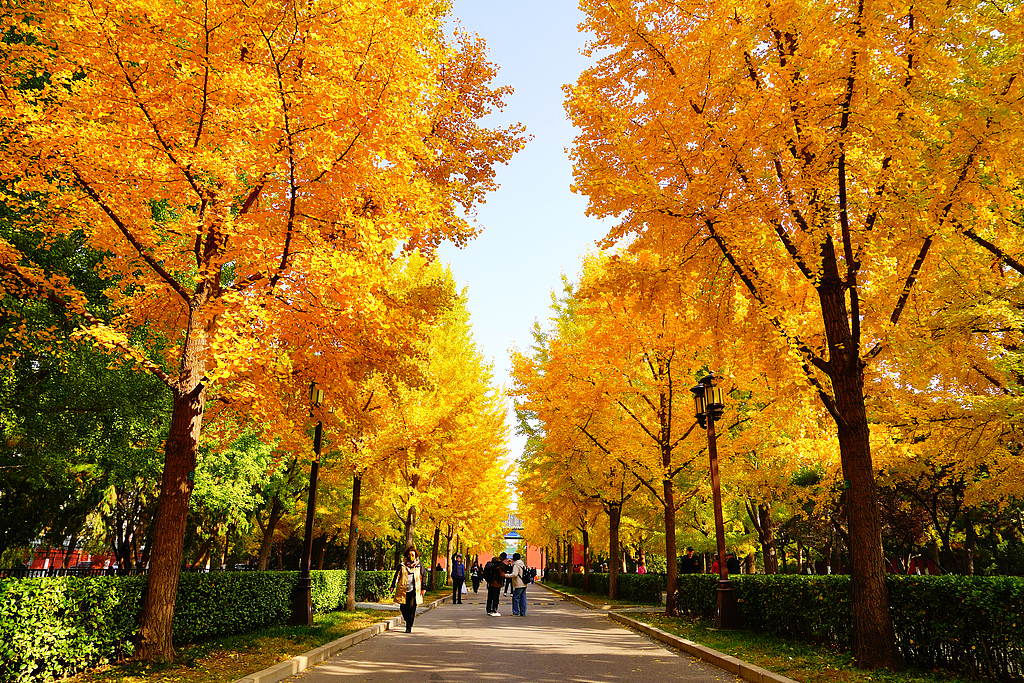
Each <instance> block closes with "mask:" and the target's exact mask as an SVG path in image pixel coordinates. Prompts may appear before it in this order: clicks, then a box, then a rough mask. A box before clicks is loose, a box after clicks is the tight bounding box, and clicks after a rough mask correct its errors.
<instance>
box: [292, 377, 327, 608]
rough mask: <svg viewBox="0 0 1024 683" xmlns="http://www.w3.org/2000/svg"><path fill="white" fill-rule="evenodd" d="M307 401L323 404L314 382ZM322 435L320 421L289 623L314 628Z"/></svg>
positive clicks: (315, 404)
mask: <svg viewBox="0 0 1024 683" xmlns="http://www.w3.org/2000/svg"><path fill="white" fill-rule="evenodd" d="M309 400H310V402H311V403H312V404H313V406H314V407H317V408H318V407H320V404H321V403H323V402H324V390H323V389H318V388H317V386H316V382H313V383H312V384H310V385H309ZM323 433H324V423H323V420H319V421H317V423H316V431H315V432H313V453H315V454H316V457H315V458H314V459H313V464H312V465H311V466H310V468H309V498H308V500H307V502H306V534H305V536H303V539H302V558H301V559H300V560H299V581H298V583H296V584H295V590H294V591H293V592H292V614H291V618H290V619H289V620H288V623H289V624H291V625H292V626H312V625H313V596H312V591H311V582H310V578H309V564H310V559H311V556H312V554H313V518H314V517H315V516H316V480H317V475H318V474H319V472H320V440H321V438H322V437H323Z"/></svg>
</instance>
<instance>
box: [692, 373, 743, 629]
mask: <svg viewBox="0 0 1024 683" xmlns="http://www.w3.org/2000/svg"><path fill="white" fill-rule="evenodd" d="M690 391H692V392H693V403H694V409H695V411H696V413H697V421H698V422H699V423H700V426H701V427H704V428H705V429H707V432H708V458H709V459H710V461H711V495H712V498H713V499H714V503H715V538H716V540H717V541H718V591H717V601H716V606H715V627H716V628H739V626H740V618H739V612H738V610H737V609H736V595H735V594H734V593H733V592H732V581H730V580H729V570H728V569H727V568H726V566H725V522H724V520H723V518H722V488H721V485H720V483H719V479H718V446H717V445H716V443H715V421H716V420H718V419H720V418H721V417H722V412H723V411H724V410H725V400H724V397H723V395H722V389H721V388H720V387H716V386H715V374H714V373H711V374H710V375H708V376H707V377H704V378H703V379H701V381H700V384H698V385H696V386H695V387H693V388H692V389H690Z"/></svg>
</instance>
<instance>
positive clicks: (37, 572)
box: [0, 565, 256, 579]
mask: <svg viewBox="0 0 1024 683" xmlns="http://www.w3.org/2000/svg"><path fill="white" fill-rule="evenodd" d="M146 571H147V570H146V568H145V567H137V568H132V569H120V568H117V567H67V568H64V569H60V568H57V567H50V568H48V569H30V568H28V567H11V568H10V569H0V579H39V578H43V577H46V576H71V577H87V576H145V574H146ZM181 571H183V572H192V573H199V574H211V573H214V572H247V571H256V567H252V566H249V565H235V566H234V567H225V568H224V569H220V568H218V567H195V568H193V567H183V568H182V570H181Z"/></svg>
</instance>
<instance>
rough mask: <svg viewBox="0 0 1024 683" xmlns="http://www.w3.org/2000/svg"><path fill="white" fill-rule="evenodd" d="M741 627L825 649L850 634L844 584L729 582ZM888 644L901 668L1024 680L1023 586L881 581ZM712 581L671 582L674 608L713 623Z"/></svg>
mask: <svg viewBox="0 0 1024 683" xmlns="http://www.w3.org/2000/svg"><path fill="white" fill-rule="evenodd" d="M732 579H733V581H732V585H733V591H734V592H735V594H736V602H737V605H738V607H739V612H740V619H741V622H742V624H743V627H744V628H746V629H749V630H752V631H763V632H767V633H774V634H778V635H781V636H785V637H791V638H798V639H801V640H806V641H810V642H817V643H824V644H826V645H830V646H833V647H839V648H843V649H846V648H848V647H849V643H850V637H851V633H852V631H853V618H852V616H851V609H850V577H848V576H799V575H782V574H775V575H764V574H755V575H740V576H734V577H732ZM887 583H888V588H889V602H890V605H891V606H890V612H891V614H892V619H893V627H894V629H895V631H896V643H897V645H898V646H899V648H900V651H901V652H902V654H903V657H904V659H905V660H906V661H907V662H908V663H912V664H915V665H918V666H922V667H926V668H936V667H941V668H945V669H950V670H953V671H957V672H959V673H966V674H971V675H974V676H978V675H985V676H990V677H993V678H999V679H1003V680H1009V679H1019V678H1021V677H1022V675H1024V639H1022V638H1021V636H1020V633H1021V628H1022V627H1024V579H1021V578H1019V577H977V576H951V575H947V576H896V575H889V576H888V577H887ZM717 585H718V577H717V576H715V575H710V574H689V575H684V576H680V577H679V591H678V593H677V605H678V606H679V609H680V611H682V612H685V613H688V614H690V615H692V616H698V617H704V618H708V619H711V618H714V613H715V589H716V587H717Z"/></svg>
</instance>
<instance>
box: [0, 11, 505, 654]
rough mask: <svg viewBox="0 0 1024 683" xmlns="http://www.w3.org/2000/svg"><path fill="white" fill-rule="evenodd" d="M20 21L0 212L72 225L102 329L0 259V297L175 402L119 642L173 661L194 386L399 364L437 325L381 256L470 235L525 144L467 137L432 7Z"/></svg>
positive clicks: (474, 128) (488, 104)
mask: <svg viewBox="0 0 1024 683" xmlns="http://www.w3.org/2000/svg"><path fill="white" fill-rule="evenodd" d="M19 9H20V11H17V12H8V13H7V14H6V16H5V17H4V18H3V20H2V21H3V27H2V28H3V30H5V31H8V32H10V33H11V34H12V35H15V36H16V37H17V38H18V40H16V41H15V42H13V43H12V44H10V45H7V46H5V52H4V53H3V55H2V60H3V61H2V64H0V79H2V81H0V87H2V102H0V106H2V108H3V109H2V113H0V125H2V131H0V134H2V135H3V138H4V144H3V146H2V150H0V156H2V164H0V165H2V167H3V169H4V170H3V178H2V180H3V182H4V183H5V187H4V195H3V201H4V202H5V203H6V204H7V205H8V206H11V207H14V208H15V209H17V210H19V211H22V212H23V215H26V216H28V217H29V219H30V220H31V221H32V225H33V226H34V227H35V229H38V230H41V231H42V232H43V233H44V235H45V234H61V233H69V232H70V231H73V230H83V231H84V232H85V233H86V234H87V235H88V237H89V240H88V241H89V244H90V246H92V247H94V248H97V249H101V250H104V251H107V252H109V253H110V254H111V257H110V258H109V259H108V260H107V261H106V263H105V265H104V268H105V274H106V275H107V276H109V277H110V278H112V280H113V281H114V283H115V284H114V285H113V287H112V289H111V291H110V292H109V293H108V294H109V296H110V297H111V299H112V301H113V304H114V306H116V307H117V309H118V311H119V312H120V315H119V316H118V317H116V318H115V320H114V322H113V323H112V324H110V325H102V324H100V322H99V320H97V319H96V318H94V317H93V316H91V315H89V314H88V313H87V312H86V310H85V309H86V305H85V299H84V297H83V296H82V295H81V294H80V293H79V292H76V291H75V290H74V289H73V288H72V287H70V285H69V284H68V283H67V281H66V280H62V279H59V278H54V277H50V276H49V274H47V273H45V272H43V271H42V270H40V269H38V268H36V267H34V265H33V264H31V263H29V262H27V261H26V259H25V258H24V257H23V256H22V255H21V254H18V253H17V252H16V250H14V249H13V248H12V247H11V246H10V245H8V244H0V273H2V282H3V286H4V287H6V288H8V289H9V290H16V291H17V292H18V293H19V294H22V295H30V296H39V297H47V298H49V299H50V300H51V301H55V302H58V303H59V304H61V305H64V306H65V307H66V308H67V309H68V310H69V311H71V312H73V313H77V314H80V315H81V316H83V317H84V318H85V323H84V325H83V333H85V334H88V335H90V336H92V337H93V338H95V339H96V340H97V341H99V342H101V343H103V344H105V345H107V346H108V347H112V348H115V349H119V350H120V351H121V352H122V353H123V354H124V356H125V357H126V358H131V359H133V360H134V361H135V362H137V363H139V364H141V365H143V366H144V367H147V368H148V369H149V370H150V371H152V372H154V373H156V374H157V375H159V376H160V377H162V378H163V379H164V380H165V381H166V382H167V383H168V385H169V386H170V387H171V388H172V390H173V392H174V413H173V418H172V424H171V431H170V435H169V438H168V442H167V446H166V461H165V468H164V483H163V489H162V493H161V503H160V513H159V518H158V520H157V523H156V527H155V532H154V544H155V546H156V547H155V549H154V553H153V557H154V565H153V569H152V571H151V573H150V590H149V591H148V592H147V603H146V605H145V606H144V613H145V614H144V617H143V628H142V638H141V641H140V648H139V652H140V654H141V656H143V657H147V658H171V657H173V650H172V648H171V645H170V623H171V622H170V618H171V614H172V613H173V595H174V588H175V587H176V583H177V567H178V565H179V564H180V554H181V532H182V530H183V524H184V519H185V514H186V511H187V500H188V496H189V493H190V492H191V486H192V484H191V475H190V473H191V472H192V471H193V470H194V466H195V455H196V446H197V443H198V439H199V435H200V432H201V426H202V416H203V412H204V406H205V401H206V396H207V393H208V391H209V390H210V389H209V387H210V386H211V382H216V381H219V380H228V379H230V378H231V377H233V376H235V375H237V374H238V373H240V372H242V371H245V372H246V373H248V376H247V378H246V380H247V381H248V382H250V383H251V384H252V385H253V386H256V387H260V386H278V385H279V384H280V383H282V382H284V383H285V384H287V383H288V382H289V381H290V380H291V378H294V377H295V376H296V375H297V374H298V372H299V371H302V372H303V373H305V372H312V370H311V368H312V367H313V363H314V361H315V362H316V368H317V370H316V372H317V373H318V374H319V376H320V378H321V379H322V377H323V376H326V375H328V374H330V373H332V372H333V373H343V374H347V372H346V370H347V366H348V365H350V364H351V363H353V362H356V361H357V360H358V359H360V358H363V356H364V353H363V352H364V351H366V350H369V351H370V352H369V353H366V354H365V355H366V356H367V357H368V358H370V359H371V360H372V359H375V358H381V357H387V356H389V355H393V354H394V353H396V351H394V350H393V348H392V347H396V346H397V347H401V346H402V345H403V344H404V343H405V342H403V341H402V340H403V338H404V337H405V336H406V335H409V334H418V332H417V329H418V326H420V325H421V324H423V323H424V322H426V319H425V318H424V317H423V316H424V315H425V314H426V315H429V314H430V313H431V309H432V308H436V307H438V306H441V307H443V300H442V299H441V298H439V295H437V294H433V295H432V294H431V293H430V292H429V291H428V290H429V287H428V288H426V289H424V288H422V287H418V286H417V287H413V291H411V292H410V291H408V290H403V286H404V285H402V284H401V283H399V284H395V281H394V278H392V277H391V276H392V275H394V273H395V269H396V266H395V263H396V258H397V254H398V253H399V252H400V250H401V249H402V248H403V247H404V248H405V249H406V250H411V249H416V248H419V249H422V250H424V251H425V252H427V253H428V254H429V253H430V252H431V251H432V249H433V248H434V247H435V246H436V245H437V244H438V243H439V242H440V241H442V240H451V241H454V242H455V243H457V244H461V243H463V242H465V240H467V239H468V238H469V237H471V236H472V234H473V228H472V227H471V226H470V225H469V223H468V222H467V221H466V219H465V217H464V216H465V214H466V213H467V212H471V211H472V209H473V207H474V205H475V204H476V203H477V202H478V201H480V199H481V197H482V196H483V194H484V193H485V192H487V191H488V190H490V189H492V188H493V187H494V171H493V168H492V167H493V165H494V164H496V163H503V162H505V161H507V160H508V159H509V158H510V157H511V155H512V154H513V153H515V151H517V150H518V149H519V148H520V147H521V146H522V145H523V143H524V138H523V136H522V134H521V128H520V127H519V126H511V127H508V128H504V129H487V128H484V127H481V126H480V125H479V124H478V123H477V119H478V118H479V117H480V116H482V115H484V114H486V113H487V112H488V111H490V110H491V109H493V108H495V107H499V106H500V105H501V100H502V97H503V96H504V95H505V94H506V93H507V90H506V89H503V88H492V87H490V86H489V81H490V80H491V79H492V78H493V76H494V74H495V71H496V70H495V67H494V66H493V65H491V64H490V63H488V62H487V61H486V58H485V56H484V51H483V45H482V43H481V42H480V41H479V40H477V39H475V38H473V37H471V36H467V35H457V36H456V38H455V40H454V42H452V41H451V40H450V39H449V38H448V37H446V35H445V33H444V25H443V21H444V15H445V13H446V12H447V10H448V6H447V4H446V3H444V2H441V3H438V2H423V1H420V0H393V1H387V2H369V1H365V0H357V1H352V0H314V1H313V2H304V3H291V2H283V3H282V2H273V1H262V0H257V1H256V2H240V1H233V0H228V1H226V2H218V3H179V2H174V1H171V0H139V1H134V2H132V1H129V2H120V1H118V2H113V1H109V0H98V1H90V2H80V1H77V0H70V1H67V2H62V1H55V2H49V1H47V0H36V1H31V0H30V1H29V2H25V3H21V4H20V6H19ZM44 239H45V237H44ZM399 279H400V280H401V278H399ZM389 282H390V283H391V284H390V285H389V284H387V283H389ZM442 289H443V288H442ZM142 326H147V327H150V328H152V329H156V330H159V331H161V332H163V334H164V336H165V337H166V338H167V339H168V340H169V341H170V346H169V348H168V349H167V350H166V351H165V352H164V354H163V356H162V357H158V356H155V355H154V354H153V353H146V352H145V351H142V350H139V349H136V348H134V347H133V346H132V344H131V342H130V335H131V332H132V330H134V329H136V328H139V327H142ZM389 349H392V350H389ZM292 354H295V355H296V356H297V358H296V359H294V360H295V363H294V364H293V358H292ZM311 378H312V377H310V376H309V375H306V376H305V377H301V378H299V379H296V380H294V382H295V384H299V385H305V384H306V383H307V382H308V381H309V379H311ZM249 393H250V394H255V393H259V391H255V392H253V391H250V392H249Z"/></svg>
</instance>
